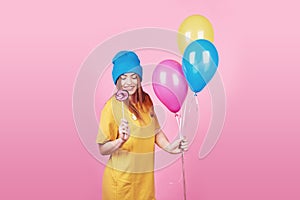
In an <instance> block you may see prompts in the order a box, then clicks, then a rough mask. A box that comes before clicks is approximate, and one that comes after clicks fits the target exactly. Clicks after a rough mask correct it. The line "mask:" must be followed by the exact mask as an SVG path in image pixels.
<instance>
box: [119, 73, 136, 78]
mask: <svg viewBox="0 0 300 200" xmlns="http://www.w3.org/2000/svg"><path fill="white" fill-rule="evenodd" d="M121 76H125V77H127V76H128V75H126V74H122V75H121ZM129 76H131V77H132V76H137V74H135V73H134V74H131V75H129Z"/></svg>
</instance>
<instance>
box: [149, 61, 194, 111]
mask: <svg viewBox="0 0 300 200" xmlns="http://www.w3.org/2000/svg"><path fill="white" fill-rule="evenodd" d="M152 86H153V89H154V92H155V94H156V96H157V97H158V99H159V100H160V101H161V102H162V103H163V104H164V105H165V106H166V107H167V108H168V109H169V110H170V111H171V112H173V113H176V112H178V111H179V110H180V108H181V106H182V104H183V102H184V100H185V98H186V95H187V91H188V84H187V82H186V79H185V77H184V74H183V71H182V66H181V64H179V63H178V62H177V61H175V60H164V61H162V62H160V63H159V64H158V65H157V66H156V68H155V69H154V72H153V74H152Z"/></svg>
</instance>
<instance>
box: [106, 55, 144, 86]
mask: <svg viewBox="0 0 300 200" xmlns="http://www.w3.org/2000/svg"><path fill="white" fill-rule="evenodd" d="M112 63H113V70H112V78H113V81H114V83H115V84H116V83H117V80H118V78H119V77H120V76H121V75H122V74H125V73H129V72H131V73H136V74H137V75H139V77H140V79H141V81H142V76H143V68H142V67H141V65H140V60H139V58H138V56H137V55H136V54H135V53H134V52H133V51H120V52H119V53H117V54H116V55H115V57H114V58H113V59H112Z"/></svg>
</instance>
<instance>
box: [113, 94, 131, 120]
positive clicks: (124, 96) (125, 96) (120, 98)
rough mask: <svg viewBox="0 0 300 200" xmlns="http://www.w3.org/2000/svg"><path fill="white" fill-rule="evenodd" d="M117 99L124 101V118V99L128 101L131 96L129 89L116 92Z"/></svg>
mask: <svg viewBox="0 0 300 200" xmlns="http://www.w3.org/2000/svg"><path fill="white" fill-rule="evenodd" d="M115 96H116V99H117V100H118V101H121V102H122V115H123V119H125V118H124V103H123V102H124V101H126V100H127V99H128V97H129V93H128V92H127V90H118V92H117V93H116V95H115Z"/></svg>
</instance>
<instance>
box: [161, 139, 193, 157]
mask: <svg viewBox="0 0 300 200" xmlns="http://www.w3.org/2000/svg"><path fill="white" fill-rule="evenodd" d="M166 150H167V151H168V152H169V153H173V154H178V153H181V152H183V151H187V150H188V141H187V140H186V138H182V139H177V140H175V141H174V142H173V143H171V144H170V145H169V146H168V147H167V148H166Z"/></svg>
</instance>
